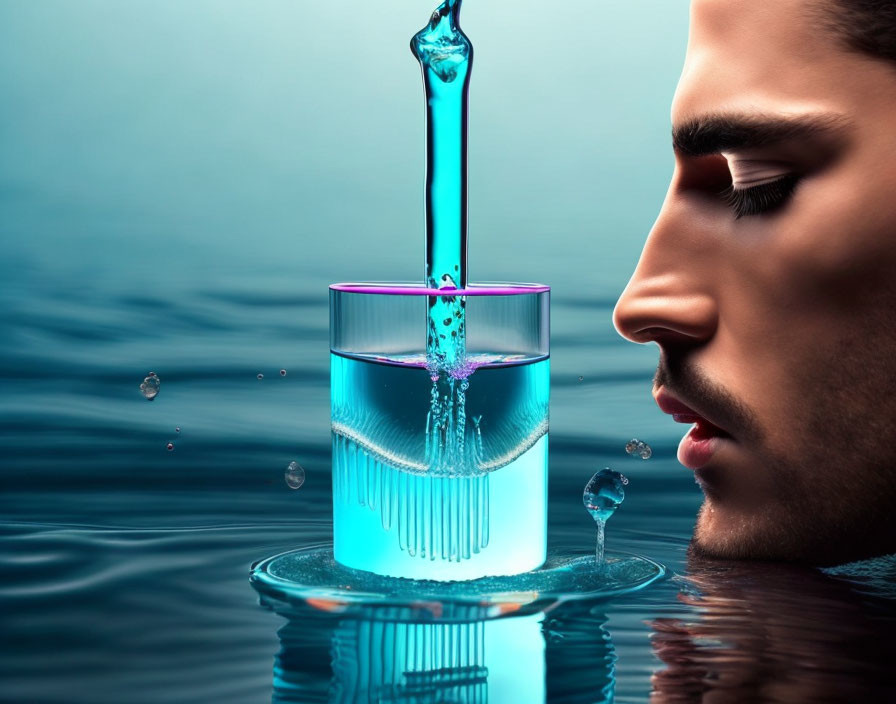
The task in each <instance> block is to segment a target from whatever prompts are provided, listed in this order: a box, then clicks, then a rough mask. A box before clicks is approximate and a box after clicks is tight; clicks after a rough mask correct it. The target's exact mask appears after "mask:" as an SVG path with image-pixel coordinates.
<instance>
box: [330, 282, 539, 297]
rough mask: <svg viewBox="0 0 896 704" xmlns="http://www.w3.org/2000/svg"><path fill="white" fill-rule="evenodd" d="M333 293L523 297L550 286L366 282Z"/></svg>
mask: <svg viewBox="0 0 896 704" xmlns="http://www.w3.org/2000/svg"><path fill="white" fill-rule="evenodd" d="M330 289H331V290H333V291H342V292H344V293H365V294H380V295H384V296H522V295H526V294H533V293H547V292H548V291H550V290H551V287H550V286H545V285H543V284H528V283H503V282H501V283H487V284H470V285H469V286H468V287H467V288H425V287H424V286H423V284H416V283H405V282H382V283H379V282H375V281H371V282H366V283H343V284H331V285H330Z"/></svg>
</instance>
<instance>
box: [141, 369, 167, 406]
mask: <svg viewBox="0 0 896 704" xmlns="http://www.w3.org/2000/svg"><path fill="white" fill-rule="evenodd" d="M161 387H162V382H161V381H160V380H159V377H158V376H156V373H155V372H150V373H149V375H148V376H147V377H146V378H145V379H144V380H143V383H142V384H140V393H141V394H143V398H145V399H146V400H147V401H152V400H153V399H154V398H155V397H156V396H158V395H159V389H160V388H161Z"/></svg>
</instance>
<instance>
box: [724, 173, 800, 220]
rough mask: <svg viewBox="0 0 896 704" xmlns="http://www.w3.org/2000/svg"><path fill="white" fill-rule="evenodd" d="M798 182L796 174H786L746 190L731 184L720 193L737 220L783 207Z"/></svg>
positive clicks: (798, 178)
mask: <svg viewBox="0 0 896 704" xmlns="http://www.w3.org/2000/svg"><path fill="white" fill-rule="evenodd" d="M799 180H800V177H799V176H798V175H797V174H787V175H786V176H782V177H781V178H779V179H775V180H774V181H769V182H767V183H761V184H759V185H757V186H749V187H747V188H738V187H736V186H735V185H733V184H732V185H730V186H728V187H727V188H726V189H725V190H724V191H722V193H721V197H722V199H723V200H724V201H725V202H726V203H727V204H728V205H729V206H730V207H731V209H732V210H733V211H734V217H735V218H736V219H738V220H739V219H740V218H743V217H748V216H751V215H761V214H763V213H770V212H773V211H775V210H778V209H779V208H781V207H783V206H784V205H785V204H786V203H787V201H788V200H789V199H790V197H791V196H792V195H793V192H794V190H795V189H796V185H797V183H799Z"/></svg>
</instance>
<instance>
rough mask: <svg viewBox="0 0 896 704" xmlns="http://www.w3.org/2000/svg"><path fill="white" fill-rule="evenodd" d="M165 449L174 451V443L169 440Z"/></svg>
mask: <svg viewBox="0 0 896 704" xmlns="http://www.w3.org/2000/svg"><path fill="white" fill-rule="evenodd" d="M165 449H166V450H168V452H173V451H174V443H173V442H169V443H168V444H167V445H165Z"/></svg>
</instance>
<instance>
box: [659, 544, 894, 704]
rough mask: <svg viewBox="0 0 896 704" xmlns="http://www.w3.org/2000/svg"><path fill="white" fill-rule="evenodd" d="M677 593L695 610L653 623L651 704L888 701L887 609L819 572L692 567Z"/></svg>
mask: <svg viewBox="0 0 896 704" xmlns="http://www.w3.org/2000/svg"><path fill="white" fill-rule="evenodd" d="M680 585H681V592H680V594H679V599H680V600H681V601H682V602H683V603H684V604H687V605H688V606H690V607H693V609H694V611H693V612H691V613H690V614H689V616H688V617H685V618H660V619H656V620H654V621H653V622H652V627H653V631H654V634H653V638H652V643H653V648H654V652H655V653H656V655H657V657H659V658H660V660H662V661H663V662H664V663H665V664H666V668H665V669H664V670H661V671H659V672H657V673H656V674H655V675H654V676H653V686H654V691H653V695H652V697H651V702H653V703H654V704H660V703H666V702H691V701H712V702H781V703H782V704H784V703H792V702H866V701H880V702H883V701H892V694H893V692H894V691H896V690H894V687H896V673H894V672H893V670H892V667H891V664H892V663H893V661H894V658H896V634H894V630H893V626H894V621H896V613H894V609H893V602H892V601H890V600H887V599H879V598H875V597H870V596H863V595H859V594H857V593H856V592H855V591H854V590H853V588H852V585H850V584H848V583H847V582H845V581H842V580H838V579H835V578H832V577H830V576H827V575H825V574H823V573H822V572H819V571H818V570H813V569H805V568H799V567H793V566H787V565H775V564H765V563H759V564H756V563H742V564H738V563H729V562H714V561H707V560H702V559H699V558H692V559H691V560H689V563H688V575H687V577H686V578H682V579H681V580H680ZM894 586H896V585H894V584H892V583H891V594H892V593H894V592H893V587H894Z"/></svg>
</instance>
